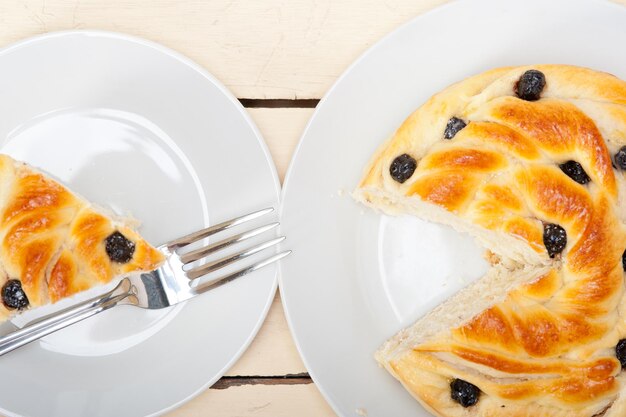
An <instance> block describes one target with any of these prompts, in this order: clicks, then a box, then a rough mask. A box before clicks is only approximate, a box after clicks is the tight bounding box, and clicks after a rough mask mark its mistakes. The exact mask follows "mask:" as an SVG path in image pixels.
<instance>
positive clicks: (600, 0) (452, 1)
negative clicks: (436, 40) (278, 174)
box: [278, 0, 626, 416]
mask: <svg viewBox="0 0 626 417" xmlns="http://www.w3.org/2000/svg"><path fill="white" fill-rule="evenodd" d="M570 1H571V2H572V3H595V4H602V5H604V6H607V7H614V8H617V9H622V8H624V7H626V6H623V5H621V4H618V3H616V2H614V1H611V0H570ZM468 2H470V0H448V1H447V2H445V3H442V4H438V5H436V6H434V7H433V8H431V9H429V10H426V11H425V12H423V13H420V14H418V15H417V16H414V17H412V18H410V19H409V20H408V21H406V22H404V23H402V24H400V25H399V26H397V27H396V28H394V29H392V30H391V31H390V32H388V33H386V34H385V35H383V36H382V37H381V38H380V39H378V40H377V41H376V42H374V43H373V44H372V45H371V46H369V47H368V48H367V49H366V50H365V51H363V52H362V53H361V54H360V55H359V56H358V57H357V58H356V59H355V60H354V61H352V62H351V63H350V65H349V66H348V67H346V69H345V70H344V71H343V72H342V73H341V75H340V76H339V77H338V78H337V79H336V80H335V81H334V82H333V83H332V85H331V86H330V87H329V89H328V90H327V91H326V93H324V95H323V97H322V98H321V99H320V101H319V103H318V104H317V106H316V107H315V111H314V112H313V114H312V115H311V116H310V118H309V120H308V121H307V123H306V126H305V128H304V130H303V131H302V134H301V135H300V139H299V140H298V143H297V145H296V147H295V148H294V151H293V154H292V156H291V160H290V162H289V166H288V168H287V171H286V173H285V178H284V180H283V184H282V189H281V193H280V213H279V214H280V217H281V218H282V213H283V208H284V202H285V197H286V195H287V193H288V190H289V188H290V183H291V180H292V179H291V177H292V176H293V171H294V169H295V165H296V159H297V158H298V156H299V154H300V153H301V150H302V146H303V143H304V140H305V137H306V136H308V134H309V131H310V129H311V126H312V125H313V124H314V122H315V121H316V119H317V117H318V115H319V112H320V109H321V108H322V107H323V105H324V104H325V103H326V101H328V100H329V97H330V96H331V95H333V94H334V92H335V90H336V89H337V88H338V86H339V85H340V84H341V83H342V82H343V80H344V79H345V78H347V77H348V76H349V75H350V74H351V73H352V72H353V70H354V68H355V67H357V66H358V65H360V64H361V62H362V61H364V60H365V59H366V58H367V57H368V56H369V55H371V54H372V53H374V51H376V50H378V49H379V48H381V47H383V45H384V44H385V43H387V42H388V41H389V39H391V38H393V37H395V36H398V34H400V33H402V32H404V31H405V30H408V29H409V28H410V27H412V26H413V25H415V24H419V22H420V20H422V19H425V18H427V17H429V16H430V15H432V14H435V13H441V12H443V11H445V10H446V9H447V8H450V7H454V6H455V5H456V4H458V3H468ZM452 82H454V81H452ZM282 227H283V226H282V223H281V225H280V227H279V229H280V232H281V233H283V230H282ZM283 234H284V233H283ZM286 279H289V278H285V277H284V276H283V274H282V273H281V274H279V275H278V288H279V292H280V295H281V297H280V300H281V305H282V307H283V311H284V314H285V319H286V321H287V326H288V328H289V331H290V333H291V336H292V339H293V342H294V344H295V346H296V349H297V350H298V354H299V355H300V359H301V360H302V362H303V364H304V366H305V368H306V370H307V372H308V373H309V376H310V377H311V379H312V380H313V383H314V384H315V386H316V388H317V389H318V390H319V391H320V393H321V394H322V396H323V397H324V399H325V400H326V402H327V403H328V405H329V406H330V407H331V409H332V410H333V412H335V414H337V415H338V416H344V414H343V410H342V409H341V408H340V407H339V405H338V404H337V403H336V402H335V401H334V398H333V395H332V393H331V392H329V391H328V390H327V389H326V387H325V386H324V385H323V384H320V383H319V382H318V381H319V380H318V377H317V375H316V371H315V370H313V369H312V368H311V366H310V363H309V359H308V358H307V357H306V355H305V354H304V352H303V349H302V346H301V344H300V341H299V339H298V337H297V336H296V331H295V325H294V323H293V321H292V317H291V315H290V313H289V302H288V301H287V300H286V298H285V297H284V296H283V292H282V288H283V286H284V281H285V280H286Z"/></svg>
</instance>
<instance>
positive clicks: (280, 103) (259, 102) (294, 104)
mask: <svg viewBox="0 0 626 417" xmlns="http://www.w3.org/2000/svg"><path fill="white" fill-rule="evenodd" d="M239 102H240V103H241V104H242V105H243V106H244V107H246V108H249V109H250V108H252V109H258V108H266V109H276V108H289V109H293V108H297V109H313V108H315V107H317V104H318V103H319V102H320V101H319V99H317V98H311V99H282V98H274V99H256V98H240V99H239Z"/></svg>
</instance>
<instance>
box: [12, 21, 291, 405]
mask: <svg viewBox="0 0 626 417" xmlns="http://www.w3.org/2000/svg"><path fill="white" fill-rule="evenodd" d="M75 36H80V37H83V36H87V37H97V38H101V39H102V38H104V39H113V40H117V41H123V42H128V43H131V44H135V45H140V46H142V47H146V48H149V49H152V50H154V51H156V52H158V53H161V54H164V55H166V56H169V57H171V58H173V59H174V60H176V61H177V62H179V63H180V64H182V65H185V66H187V67H189V68H190V69H192V70H194V71H196V72H197V73H198V74H199V75H201V76H202V77H203V78H204V79H205V80H206V81H208V82H209V83H211V84H212V85H213V86H215V87H216V88H217V89H218V90H219V92H220V93H221V94H222V95H224V96H225V97H226V98H227V99H228V101H229V102H231V104H233V105H234V107H235V108H236V109H237V110H238V112H239V114H241V115H242V116H243V118H244V121H245V122H246V124H247V125H248V126H249V127H250V128H251V130H252V133H253V135H254V138H255V139H256V142H257V143H258V144H259V146H260V148H261V151H262V153H263V156H264V158H265V160H266V162H267V163H268V168H269V170H270V176H271V178H272V183H273V190H272V191H273V194H274V197H275V198H274V200H275V204H276V207H274V209H275V210H277V211H278V212H279V213H280V207H281V203H282V199H281V197H282V185H281V182H280V178H279V177H278V172H277V169H276V164H275V162H274V159H273V158H272V155H271V153H270V151H269V148H268V146H267V142H266V141H265V139H264V138H263V135H262V134H261V132H260V130H259V128H258V126H257V125H256V123H255V122H254V121H253V120H252V117H251V115H250V113H249V112H248V111H247V110H246V108H245V107H244V106H243V104H241V102H240V101H239V100H238V99H237V97H236V96H235V95H234V94H233V93H232V92H231V91H230V90H229V89H228V88H227V87H226V86H225V85H224V84H223V83H222V82H221V81H219V80H218V79H217V78H216V77H215V76H214V75H213V74H211V73H210V72H209V71H208V70H207V69H205V68H204V67H202V66H201V65H200V64H198V63H197V62H195V61H194V60H192V59H191V58H189V57H187V56H186V55H184V54H182V53H180V52H178V51H176V50H174V49H172V48H169V47H167V46H165V45H162V44H160V43H158V42H155V41H151V40H148V39H145V38H142V37H139V36H135V35H129V34H126V33H122V32H115V31H107V30H98V29H69V30H57V31H51V32H47V33H43V34H38V35H33V36H28V37H26V38H22V39H20V40H17V41H15V42H12V43H10V44H7V45H5V46H3V47H2V48H0V58H1V57H3V56H6V55H7V54H10V53H11V52H13V51H16V50H19V49H22V48H26V47H28V46H30V45H31V44H36V43H38V42H47V41H51V40H53V41H54V40H57V39H60V38H64V37H75ZM275 268H276V270H275V273H274V277H273V279H272V283H271V288H270V293H269V294H270V295H269V296H268V298H267V300H266V301H265V305H264V306H263V309H262V311H261V314H260V315H259V317H258V319H257V322H256V324H255V325H254V327H253V329H252V331H251V332H250V334H249V335H248V337H247V338H246V340H245V342H244V343H243V345H241V347H240V348H239V350H238V351H237V352H235V353H234V354H233V356H232V357H231V359H230V360H229V361H228V362H227V363H226V364H225V365H224V366H223V367H222V369H220V371H219V372H217V374H216V375H214V376H213V377H212V378H209V379H208V380H207V382H206V383H204V384H203V385H201V386H200V387H198V388H197V389H196V390H195V391H193V392H192V393H190V394H189V395H187V396H186V397H184V398H182V399H180V400H178V401H176V402H175V403H173V404H171V405H170V406H169V407H166V408H163V409H161V410H158V411H156V412H153V413H151V414H146V416H160V415H163V414H165V413H168V412H171V411H173V410H175V409H177V408H179V407H180V406H181V405H183V404H185V403H187V402H188V401H190V400H192V399H194V398H195V397H197V396H198V395H200V394H201V393H203V392H204V391H206V390H207V389H209V388H210V387H211V386H212V385H213V384H215V382H217V381H218V380H219V379H220V378H222V377H223V376H224V374H225V373H226V372H228V370H229V369H230V368H232V366H233V365H234V364H235V363H236V362H237V361H238V360H239V359H240V358H241V356H242V355H243V354H244V353H245V352H246V351H247V350H248V348H249V347H250V345H251V343H252V342H253V341H254V339H255V338H256V336H257V335H258V332H259V330H260V329H261V327H262V326H263V324H264V323H265V320H266V319H267V315H268V313H269V310H270V308H271V306H272V304H273V301H274V298H275V297H276V292H277V291H278V277H279V276H280V273H281V269H280V262H279V263H278V264H277V265H276V267H275ZM0 411H1V412H2V413H5V414H6V415H10V416H20V414H16V413H15V412H13V411H10V410H6V409H4V408H3V407H2V406H0Z"/></svg>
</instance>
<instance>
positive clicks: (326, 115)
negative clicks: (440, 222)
mask: <svg viewBox="0 0 626 417" xmlns="http://www.w3.org/2000/svg"><path fill="white" fill-rule="evenodd" d="M624 22H626V8H624V7H622V6H619V5H616V4H612V3H608V2H604V1H583V0H553V1H543V0H523V1H522V0H520V1H502V0H472V1H469V0H462V1H456V2H453V3H450V4H447V5H445V6H443V7H441V8H438V9H436V10H434V11H432V12H429V13H427V14H425V15H423V16H420V17H418V18H416V19H415V20H413V21H412V22H410V23H409V24H407V25H405V26H403V27H402V28H400V29H399V30H397V31H396V32H394V33H392V34H391V35H389V36H387V37H386V38H385V39H383V40H382V41H381V42H379V43H378V44H377V45H375V46H374V47H373V48H371V49H370V50H369V51H368V52H367V53H366V54H364V55H363V56H362V57H361V58H360V59H359V60H358V61H357V62H356V63H355V64H354V65H353V66H352V67H351V68H350V69H349V70H348V71H347V72H346V73H345V74H344V75H343V76H342V77H341V79H340V80H339V81H338V82H337V83H336V84H335V85H334V87H333V88H332V89H331V90H330V92H329V93H328V94H327V95H326V97H325V98H324V99H323V100H322V101H321V102H320V104H319V105H318V107H317V111H316V112H315V114H314V116H313V118H312V119H311V121H310V123H309V126H308V127H307V129H306V131H305V133H304V135H303V137H302V140H301V142H300V145H299V147H298V149H297V152H296V154H295V157H294V159H293V161H292V164H291V168H290V171H289V174H288V176H287V180H286V181H285V185H284V188H283V203H282V213H281V226H282V232H283V233H285V234H286V236H288V237H289V247H290V248H291V249H293V254H292V256H290V257H289V258H287V259H285V261H284V262H283V263H282V265H281V271H282V273H281V277H279V285H280V288H281V294H282V299H283V303H284V306H285V311H286V314H287V318H288V321H289V323H290V326H291V330H292V331H293V335H294V337H295V340H296V343H297V345H298V348H299V350H300V353H301V355H302V357H303V358H304V362H305V364H306V365H307V368H308V369H309V372H310V373H311V375H312V377H313V379H314V380H315V382H316V383H317V384H318V386H319V388H320V390H321V391H322V393H323V394H324V396H325V397H326V399H327V400H328V402H329V403H330V404H331V406H332V407H333V408H334V410H335V411H336V412H337V413H338V414H339V415H342V416H358V415H359V414H358V413H361V412H366V413H367V416H368V417H387V416H394V417H404V416H407V417H408V416H411V417H417V416H421V417H423V416H427V415H428V413H427V412H426V411H424V410H423V409H422V408H421V407H420V406H419V405H418V403H417V402H416V401H414V400H413V399H412V398H411V396H410V395H409V394H408V393H407V392H405V390H404V389H403V388H402V387H401V386H400V384H399V383H398V382H396V381H395V380H394V379H393V378H392V377H391V376H390V375H388V374H387V372H386V371H384V370H382V369H380V368H379V367H378V366H377V365H376V363H375V361H374V359H373V354H374V352H375V350H376V349H377V348H378V347H379V346H380V345H381V344H382V343H383V342H384V341H385V340H386V339H387V338H389V337H391V336H392V335H394V334H395V333H396V332H397V331H398V330H400V329H401V328H402V327H404V326H406V325H409V324H410V323H412V322H413V321H414V320H415V319H416V318H418V317H419V316H421V315H423V314H424V313H425V312H426V311H428V310H430V309H431V308H433V306H435V305H436V304H438V303H439V302H441V301H442V300H444V299H445V298H446V297H448V296H449V295H450V294H452V293H454V292H455V291H456V290H458V289H459V288H461V287H462V286H463V285H464V284H466V283H467V282H469V281H470V280H471V279H475V278H477V277H479V276H480V275H482V273H483V272H484V271H485V269H486V265H485V262H484V261H483V260H482V257H481V255H482V250H481V249H480V248H478V247H476V245H475V244H474V243H473V241H472V240H471V239H470V238H468V237H467V236H461V235H458V234H456V233H454V232H452V231H451V230H450V229H448V228H445V227H440V226H437V225H433V224H428V223H425V222H420V221H417V220H415V219H397V218H388V217H386V216H381V215H378V214H376V213H373V212H372V211H371V210H368V209H364V208H363V207H361V206H360V205H358V204H356V203H355V202H354V201H353V200H352V199H351V197H350V196H349V193H350V192H351V191H352V190H353V189H354V187H355V185H356V184H357V182H358V180H359V178H360V175H361V173H362V169H363V168H364V166H365V164H366V163H367V161H368V160H369V158H370V156H371V154H372V152H373V151H374V150H375V149H376V147H377V146H378V145H379V144H380V143H381V142H382V141H383V140H384V139H385V138H387V137H388V136H389V135H391V134H392V133H393V131H394V130H395V129H396V128H397V127H398V126H399V125H400V123H401V122H402V121H403V120H404V119H405V118H406V117H407V116H408V115H409V114H410V113H411V112H412V111H413V110H415V109H416V108H417V107H419V106H420V105H421V104H422V103H423V102H424V101H425V100H426V99H427V98H428V97H429V96H431V95H432V94H434V93H436V92H437V91H440V90H441V89H443V88H444V87H446V86H447V85H449V84H451V83H453V82H456V81H460V80H462V79H464V78H466V77H467V76H469V75H472V74H476V73H480V72H482V71H485V70H487V69H490V68H494V67H499V66H506V65H521V64H532V63H569V64H576V65H583V66H589V67H593V68H596V69H599V70H605V71H609V72H612V73H614V74H616V75H618V76H621V77H622V78H626V57H624V55H623V54H619V53H617V52H616V51H620V50H622V49H623V45H624V44H626V25H625V24H624Z"/></svg>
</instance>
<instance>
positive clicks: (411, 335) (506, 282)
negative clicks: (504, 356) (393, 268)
mask: <svg viewBox="0 0 626 417" xmlns="http://www.w3.org/2000/svg"><path fill="white" fill-rule="evenodd" d="M550 269H551V267H549V266H545V267H542V268H521V269H516V270H511V269H509V268H507V267H506V266H503V265H496V266H494V267H492V268H491V269H489V271H488V272H487V273H486V274H485V275H484V276H483V277H481V278H479V279H477V280H476V281H474V282H472V283H471V284H469V285H468V286H466V287H465V288H463V289H462V290H460V291H458V292H457V293H456V294H454V295H453V296H452V297H450V298H448V299H447V300H446V301H444V302H443V303H441V304H439V305H438V306H437V307H435V308H434V309H433V310H431V311H430V312H428V313H427V314H426V315H425V316H423V317H422V318H420V319H419V320H418V321H417V322H415V323H414V324H413V325H411V326H409V327H407V328H405V329H404V330H401V331H400V332H399V333H398V334H396V335H395V336H394V337H392V338H391V339H389V340H388V341H387V342H385V344H384V345H383V346H382V347H381V348H380V349H379V350H378V351H377V352H376V354H375V358H376V360H377V361H378V362H379V363H380V364H381V365H383V366H384V367H385V368H387V369H388V370H389V372H391V373H392V374H394V376H396V375H395V373H394V371H393V369H391V367H390V366H389V363H390V362H391V361H393V360H394V358H396V357H397V356H399V355H402V354H403V353H404V352H406V351H408V350H411V349H412V348H413V347H414V346H417V345H419V344H421V343H423V342H425V341H427V340H429V339H432V338H436V337H437V336H438V335H440V334H442V333H445V332H449V331H450V329H454V328H458V327H460V326H463V325H464V324H466V323H467V322H468V321H469V320H471V319H472V318H474V317H476V316H477V315H478V314H480V313H481V312H483V311H484V310H487V309H489V308H490V307H492V306H494V305H496V304H498V303H500V302H502V301H504V299H505V298H506V297H507V295H508V294H509V293H510V292H511V291H512V290H513V289H515V288H517V287H519V286H520V285H524V284H527V283H529V282H532V281H534V280H536V279H538V278H540V277H542V276H544V275H545V274H547V273H548V272H549V270H550Z"/></svg>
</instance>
